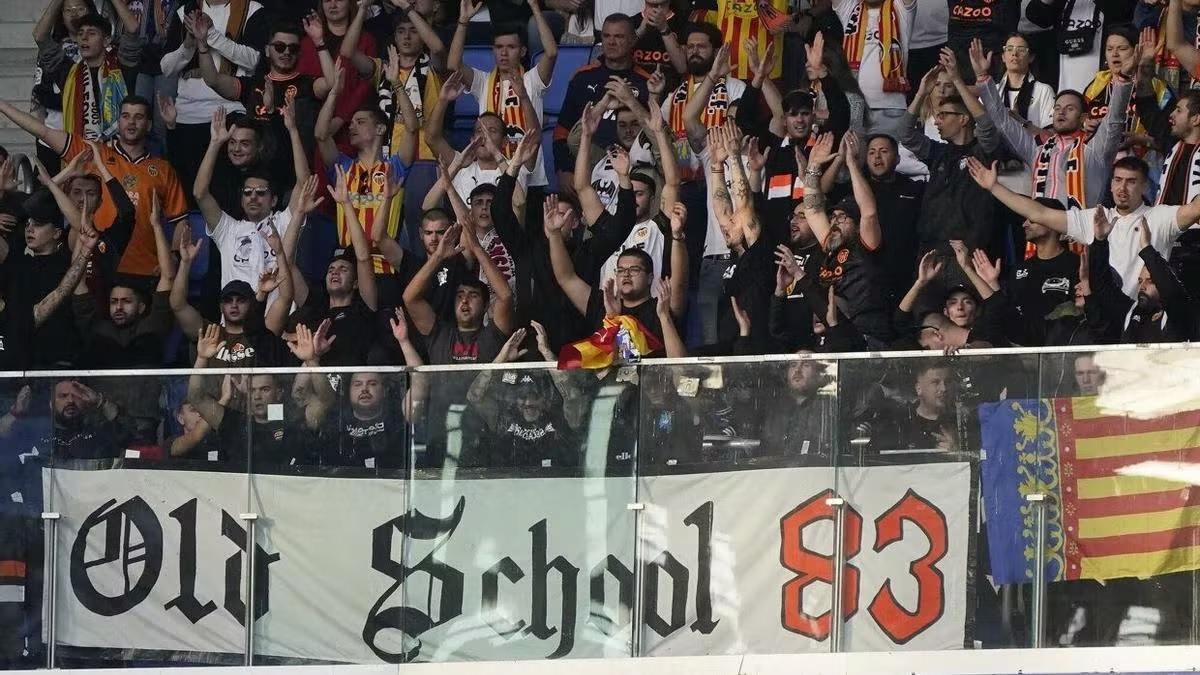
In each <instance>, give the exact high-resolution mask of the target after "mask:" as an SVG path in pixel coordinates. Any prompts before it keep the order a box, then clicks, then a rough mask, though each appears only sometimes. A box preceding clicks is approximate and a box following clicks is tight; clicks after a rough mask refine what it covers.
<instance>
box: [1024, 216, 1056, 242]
mask: <svg viewBox="0 0 1200 675" xmlns="http://www.w3.org/2000/svg"><path fill="white" fill-rule="evenodd" d="M1021 229H1023V230H1025V241H1041V240H1042V239H1043V238H1045V237H1046V235H1048V234H1050V229H1049V228H1047V227H1046V226H1044V225H1039V224H1038V223H1035V222H1033V221H1032V220H1026V221H1025V222H1024V223H1022V224H1021Z"/></svg>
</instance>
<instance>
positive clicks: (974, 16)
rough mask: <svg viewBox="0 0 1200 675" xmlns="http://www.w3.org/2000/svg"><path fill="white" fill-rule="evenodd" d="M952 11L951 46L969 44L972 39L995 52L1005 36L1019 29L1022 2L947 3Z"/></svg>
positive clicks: (977, 0)
mask: <svg viewBox="0 0 1200 675" xmlns="http://www.w3.org/2000/svg"><path fill="white" fill-rule="evenodd" d="M946 3H947V5H948V6H949V8H950V43H951V44H953V45H965V44H969V43H970V41H971V38H980V39H982V40H983V41H984V48H985V49H995V48H996V47H997V46H998V45H999V44H1000V42H1002V41H1003V36H1005V35H1008V34H1009V33H1011V32H1013V31H1015V30H1016V29H1017V19H1018V17H1019V14H1018V12H1019V11H1020V8H1021V2H1020V0H946Z"/></svg>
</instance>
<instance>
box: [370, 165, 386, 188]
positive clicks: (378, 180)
mask: <svg viewBox="0 0 1200 675" xmlns="http://www.w3.org/2000/svg"><path fill="white" fill-rule="evenodd" d="M371 182H372V183H374V184H375V185H379V186H382V185H385V184H386V183H387V172H386V171H383V170H382V169H380V170H376V171H375V172H374V173H372V174H371Z"/></svg>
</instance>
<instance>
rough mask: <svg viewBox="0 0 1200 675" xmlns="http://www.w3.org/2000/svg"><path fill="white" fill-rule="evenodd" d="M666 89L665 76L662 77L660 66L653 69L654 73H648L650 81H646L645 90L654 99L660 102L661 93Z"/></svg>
mask: <svg viewBox="0 0 1200 675" xmlns="http://www.w3.org/2000/svg"><path fill="white" fill-rule="evenodd" d="M666 88H667V76H666V75H663V71H662V64H659V65H657V66H655V67H654V72H652V73H650V79H649V80H647V81H646V90H647V91H649V92H650V95H651V96H653V97H654V98H655V99H658V100H662V95H663V92H664V91H665V90H666Z"/></svg>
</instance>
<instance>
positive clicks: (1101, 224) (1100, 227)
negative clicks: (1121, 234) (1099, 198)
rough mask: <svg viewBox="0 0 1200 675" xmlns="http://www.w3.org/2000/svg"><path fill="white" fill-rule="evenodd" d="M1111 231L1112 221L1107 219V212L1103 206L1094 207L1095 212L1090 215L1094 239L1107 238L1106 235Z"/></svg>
mask: <svg viewBox="0 0 1200 675" xmlns="http://www.w3.org/2000/svg"><path fill="white" fill-rule="evenodd" d="M1112 231H1113V224H1112V221H1110V220H1109V219H1108V213H1107V212H1106V211H1105V209H1104V207H1103V206H1098V207H1096V213H1095V215H1093V216H1092V232H1093V234H1094V235H1095V237H1096V241H1104V240H1105V239H1108V235H1109V234H1110V233H1112Z"/></svg>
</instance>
